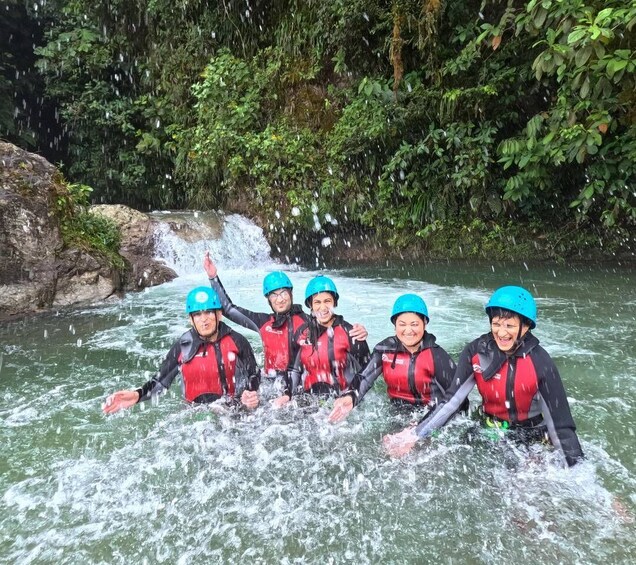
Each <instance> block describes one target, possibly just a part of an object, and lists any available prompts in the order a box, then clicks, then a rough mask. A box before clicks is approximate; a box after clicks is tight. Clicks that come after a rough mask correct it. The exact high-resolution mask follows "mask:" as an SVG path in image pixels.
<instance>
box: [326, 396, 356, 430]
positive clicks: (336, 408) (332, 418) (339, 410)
mask: <svg viewBox="0 0 636 565" xmlns="http://www.w3.org/2000/svg"><path fill="white" fill-rule="evenodd" d="M351 410H353V399H352V398H351V396H348V395H347V396H343V397H342V398H338V399H336V401H335V402H334V403H333V410H332V411H331V414H329V418H328V420H329V422H331V423H332V424H336V423H337V422H341V421H342V420H344V419H345V418H346V417H347V415H348V414H349V412H351Z"/></svg>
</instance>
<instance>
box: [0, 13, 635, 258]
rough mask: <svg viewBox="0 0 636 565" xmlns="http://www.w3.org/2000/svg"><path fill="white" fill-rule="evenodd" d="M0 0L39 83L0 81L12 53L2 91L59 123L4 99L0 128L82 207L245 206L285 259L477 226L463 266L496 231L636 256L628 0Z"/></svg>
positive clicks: (439, 242)
mask: <svg viewBox="0 0 636 565" xmlns="http://www.w3.org/2000/svg"><path fill="white" fill-rule="evenodd" d="M9 7H10V8H12V9H13V11H12V10H9V11H7V12H6V13H0V25H4V24H5V23H6V24H7V25H9V24H10V23H11V24H12V25H13V27H14V28H16V29H18V28H19V27H20V26H18V25H16V24H15V22H16V21H18V22H21V26H22V27H25V28H27V29H28V28H29V26H30V27H31V28H32V29H34V30H37V31H38V33H37V34H35V35H34V37H36V39H37V38H41V40H40V41H39V45H38V46H37V47H36V48H35V52H34V53H33V52H32V53H31V54H30V56H31V57H32V58H33V57H34V56H36V57H37V59H38V61H37V68H38V69H39V74H37V75H24V74H20V73H18V76H19V77H20V80H18V79H16V78H15V76H16V75H15V71H16V69H17V61H20V60H23V58H21V54H23V53H22V51H24V50H25V49H26V47H25V45H24V42H23V43H20V44H19V46H17V45H15V44H14V43H11V42H9V43H8V44H7V46H6V48H7V52H8V55H7V56H3V58H2V59H0V91H2V92H4V91H7V90H8V89H9V90H10V88H9V87H12V88H13V90H14V92H18V91H20V92H22V91H25V89H27V87H30V88H31V89H32V90H33V91H34V92H35V93H36V94H38V95H39V96H40V97H41V98H43V99H44V100H46V101H47V104H49V105H50V106H51V107H55V108H56V109H57V116H58V117H59V126H58V128H57V129H56V128H55V127H53V125H52V124H50V123H46V120H45V119H44V118H43V121H42V123H41V124H39V126H38V125H37V124H35V123H34V120H26V118H25V112H23V111H22V110H20V111H18V112H17V115H16V116H13V113H12V112H10V110H11V108H7V107H5V106H6V104H5V106H0V134H2V135H5V136H6V137H8V138H9V139H10V140H12V141H15V142H18V143H22V144H23V145H24V142H23V137H24V135H23V134H24V132H25V131H26V130H25V127H18V126H19V125H20V124H22V125H24V124H26V123H28V124H29V127H30V128H31V129H30V130H29V131H32V132H33V135H34V136H35V138H36V139H37V140H38V141H37V146H38V147H40V148H43V149H42V150H43V152H44V153H45V154H46V147H62V149H63V152H62V153H63V154H62V155H61V157H60V158H61V160H62V162H63V165H64V167H65V174H66V175H67V176H68V177H69V178H71V179H73V180H75V181H76V182H80V183H87V184H90V185H91V186H94V187H95V200H96V201H99V202H121V203H125V204H129V205H133V206H135V207H137V208H141V209H147V208H149V207H152V208H156V207H177V208H181V207H197V208H206V207H226V208H230V209H234V210H239V211H242V212H247V213H248V214H251V215H253V216H256V217H259V218H260V219H261V220H262V222H263V224H264V225H265V226H266V228H267V229H268V231H269V233H270V236H271V238H272V240H273V241H274V243H275V244H277V245H279V246H281V248H282V247H283V245H286V246H287V247H285V248H284V249H289V248H291V247H293V246H295V245H297V244H296V243H295V242H294V240H293V239H292V238H291V237H290V234H294V235H296V237H297V238H298V240H303V241H305V242H315V241H318V240H319V239H320V238H321V237H324V236H325V235H329V234H332V233H334V232H336V231H340V232H352V231H366V232H369V233H375V234H377V237H379V238H380V240H382V241H388V242H389V243H390V244H391V245H392V246H394V247H398V248H400V247H404V246H409V245H410V246H415V247H420V248H422V247H423V248H428V249H430V250H438V249H439V248H440V246H442V247H443V246H447V248H448V249H449V250H451V249H455V248H457V247H458V245H460V244H459V241H460V240H461V238H462V237H464V236H466V237H468V235H467V234H470V237H468V239H471V238H472V237H473V234H478V236H479V238H481V240H480V242H479V244H477V243H475V245H467V246H462V249H463V251H462V253H463V254H464V255H469V254H471V253H472V252H471V251H470V250H471V249H474V250H475V251H474V252H475V253H477V252H478V251H479V252H482V253H483V252H484V250H488V249H490V246H491V244H492V248H493V249H494V248H495V247H496V246H494V244H493V242H496V241H499V240H500V239H501V237H504V236H503V235H501V234H506V236H510V237H513V241H514V242H515V243H516V244H517V245H516V251H518V252H523V253H525V252H526V249H527V253H536V255H543V256H545V255H549V256H563V255H568V254H570V253H573V252H575V251H577V250H581V249H583V250H585V249H594V248H597V247H598V246H599V241H600V243H601V244H602V245H603V247H604V249H609V250H611V251H612V252H613V251H617V250H620V248H621V246H622V247H623V248H624V249H625V248H627V249H629V248H630V247H631V246H633V244H634V241H633V236H632V235H631V233H632V232H633V228H634V225H635V224H636V196H635V194H636V190H635V187H636V110H635V108H636V29H635V28H636V4H634V2H633V1H632V0H531V1H529V2H521V1H517V0H483V1H481V0H479V1H472V0H392V1H380V0H365V1H362V0H346V1H345V0H302V1H301V0H283V1H281V2H275V3H272V2H265V1H263V0H254V1H253V2H249V3H245V2H239V1H238V0H225V1H223V2H208V1H205V0H180V1H178V2H168V1H166V0H133V1H127V2H125V1H124V0H109V1H108V2H103V1H101V0H97V1H96V2H95V1H93V2H87V1H86V0H51V1H49V2H47V3H45V4H44V5H41V6H40V7H39V9H38V10H37V11H36V10H34V8H33V7H32V8H28V9H27V8H24V6H23V5H22V4H18V3H17V2H10V3H9ZM16 14H17V15H16ZM12 50H13V51H12ZM25 77H26V78H25ZM25 81H26V83H25ZM36 99H40V98H37V97H36ZM0 100H1V98H0ZM26 107H27V108H28V107H29V106H28V104H27V106H26ZM27 113H28V112H27ZM32 114H33V113H32V112H31V115H32ZM56 123H57V122H56ZM16 124H17V125H16ZM60 128H63V132H64V133H63V135H62V134H59V131H58V130H59V129H60ZM56 132H57V133H56ZM53 135H55V136H57V137H56V139H58V138H59V139H62V142H61V143H57V144H56V143H52V140H51V139H50V137H51V136H53ZM21 136H22V137H21ZM462 234H463V235H462ZM500 235H501V237H500ZM475 241H476V240H475ZM504 247H506V246H505V245H504ZM508 247H509V246H508ZM500 251H502V252H505V251H506V250H505V249H500ZM493 252H494V251H493Z"/></svg>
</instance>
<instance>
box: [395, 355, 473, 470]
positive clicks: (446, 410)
mask: <svg viewBox="0 0 636 565" xmlns="http://www.w3.org/2000/svg"><path fill="white" fill-rule="evenodd" d="M474 386H475V377H474V375H473V370H472V364H471V353H470V349H469V346H467V347H466V348H465V349H464V351H462V354H461V355H460V357H459V364H458V365H457V369H456V371H455V376H454V377H453V381H452V383H451V385H450V388H449V389H448V390H447V391H446V397H445V401H444V402H442V403H441V404H439V405H438V406H437V408H436V409H435V410H434V411H433V412H432V413H430V414H429V415H428V416H427V417H426V418H425V419H424V420H423V421H421V422H420V423H419V424H418V425H417V427H409V428H406V429H405V430H403V431H401V432H399V433H397V434H389V435H386V436H384V439H383V443H384V447H385V449H386V450H387V452H388V453H389V455H391V456H392V457H401V456H402V455H406V454H407V453H409V452H410V451H411V449H412V448H413V447H414V446H415V444H416V443H417V441H418V440H419V439H420V438H424V437H426V436H428V435H429V434H430V433H431V432H432V431H433V430H436V429H438V428H441V427H442V426H443V425H444V424H446V422H448V420H450V419H451V418H452V417H453V415H454V414H455V413H456V412H457V410H459V408H460V406H461V405H462V404H463V402H464V401H465V400H466V399H467V398H468V395H469V394H470V391H471V390H472V389H473V387H474Z"/></svg>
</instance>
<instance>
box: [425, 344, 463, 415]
mask: <svg viewBox="0 0 636 565" xmlns="http://www.w3.org/2000/svg"><path fill="white" fill-rule="evenodd" d="M431 353H432V355H433V364H434V366H435V375H434V376H433V390H432V391H431V401H432V402H434V403H435V404H438V403H439V402H441V401H443V400H444V396H445V394H446V391H447V390H449V389H450V387H451V384H452V382H453V376H454V375H455V370H456V369H457V365H456V364H455V361H453V360H452V359H451V356H450V355H449V354H448V353H446V350H444V349H443V348H442V347H439V346H436V347H433V348H431Z"/></svg>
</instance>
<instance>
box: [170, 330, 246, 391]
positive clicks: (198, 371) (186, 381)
mask: <svg viewBox="0 0 636 565" xmlns="http://www.w3.org/2000/svg"><path fill="white" fill-rule="evenodd" d="M237 358H238V347H237V346H236V343H234V340H233V339H232V337H231V336H229V335H226V336H223V337H222V338H221V339H220V340H219V341H214V342H211V343H202V344H201V346H200V347H199V349H198V350H197V352H196V354H195V355H194V357H192V358H191V359H190V360H189V361H187V362H185V363H183V364H181V363H182V360H183V353H181V354H180V355H179V363H180V364H181V374H182V375H183V389H184V390H183V394H184V396H185V399H186V400H187V401H188V402H193V401H194V400H195V399H196V398H197V397H198V396H201V395H202V394H218V395H219V396H221V395H224V394H228V395H230V396H233V395H234V372H235V369H236V359H237Z"/></svg>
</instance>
